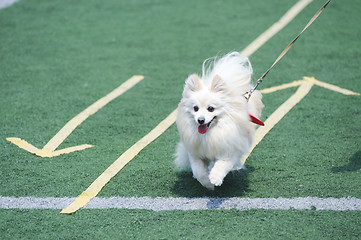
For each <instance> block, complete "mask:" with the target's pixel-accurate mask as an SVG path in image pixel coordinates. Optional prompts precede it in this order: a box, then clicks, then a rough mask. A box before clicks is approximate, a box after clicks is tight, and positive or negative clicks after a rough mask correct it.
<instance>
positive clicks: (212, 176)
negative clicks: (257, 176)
mask: <svg viewBox="0 0 361 240" xmlns="http://www.w3.org/2000/svg"><path fill="white" fill-rule="evenodd" d="M233 165H234V163H233V161H232V160H231V159H224V160H217V161H216V162H215V163H214V166H213V168H212V170H211V172H210V173H209V180H210V182H211V183H212V184H214V185H215V186H221V185H222V183H223V179H224V178H225V176H226V175H227V174H228V173H229V172H230V171H231V170H232V168H233Z"/></svg>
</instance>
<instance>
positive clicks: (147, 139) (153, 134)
mask: <svg viewBox="0 0 361 240" xmlns="http://www.w3.org/2000/svg"><path fill="white" fill-rule="evenodd" d="M176 117H177V109H176V110H174V111H173V112H172V113H171V114H169V115H168V117H166V118H165V119H164V120H163V121H162V122H160V123H159V124H158V126H156V127H155V128H154V129H153V130H152V131H150V132H149V133H148V134H147V135H145V136H144V137H143V138H142V139H140V140H139V141H138V142H137V143H135V144H134V145H133V146H132V147H131V148H129V149H128V150H127V151H126V152H124V153H123V154H122V155H121V156H120V157H119V158H118V159H117V160H116V161H115V162H114V163H113V164H112V165H110V166H109V167H108V168H107V169H106V170H105V171H104V172H103V173H102V174H101V175H100V176H99V177H98V178H97V179H96V180H95V181H94V182H93V183H92V184H91V185H90V186H89V187H88V188H87V189H86V190H85V191H84V192H83V193H82V194H80V196H79V197H78V198H76V199H75V201H74V202H73V203H71V204H70V205H69V206H68V207H66V208H64V209H63V210H62V211H61V212H60V213H67V214H69V213H74V212H75V211H77V210H78V209H80V208H82V207H84V206H85V205H86V204H87V203H88V202H89V201H90V200H91V199H92V198H94V197H95V196H96V195H98V193H99V192H100V190H101V189H102V188H103V187H104V186H105V184H107V183H108V182H109V181H110V179H111V178H112V177H114V176H115V175H116V174H117V173H118V172H119V171H120V170H121V169H122V168H123V167H124V166H125V165H126V164H127V163H128V162H130V160H132V159H133V158H134V157H135V156H136V155H137V154H138V153H139V152H140V151H141V150H142V149H143V148H145V147H146V146H148V144H150V143H151V142H153V141H154V140H155V139H156V138H158V137H159V136H160V135H161V134H162V133H163V132H164V131H165V130H167V129H168V128H169V127H170V126H171V125H172V124H173V123H174V122H175V120H176Z"/></svg>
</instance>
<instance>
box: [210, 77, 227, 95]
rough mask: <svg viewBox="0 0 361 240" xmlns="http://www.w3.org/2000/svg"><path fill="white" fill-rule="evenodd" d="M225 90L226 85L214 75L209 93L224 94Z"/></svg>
mask: <svg viewBox="0 0 361 240" xmlns="http://www.w3.org/2000/svg"><path fill="white" fill-rule="evenodd" d="M225 90H226V83H225V82H224V81H223V80H222V78H221V77H220V76H219V75H216V76H215V77H214V78H213V80H212V85H211V91H213V92H224V91H225Z"/></svg>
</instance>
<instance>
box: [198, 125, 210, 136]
mask: <svg viewBox="0 0 361 240" xmlns="http://www.w3.org/2000/svg"><path fill="white" fill-rule="evenodd" d="M207 130H208V127H207V124H202V125H199V126H198V132H199V133H200V134H205V133H206V132H207Z"/></svg>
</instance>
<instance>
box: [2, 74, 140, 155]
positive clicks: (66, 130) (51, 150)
mask: <svg viewBox="0 0 361 240" xmlns="http://www.w3.org/2000/svg"><path fill="white" fill-rule="evenodd" d="M143 79H144V76H139V75H135V76H133V77H131V78H130V79H128V80H127V81H126V82H124V83H123V84H121V85H120V86H119V87H117V88H116V89H114V90H113V91H112V92H110V93H109V94H107V95H106V96H105V97H102V98H101V99H99V100H98V101H96V102H95V103H93V104H92V105H90V106H89V107H87V108H86V109H85V110H84V111H82V112H81V113H79V114H78V115H76V116H75V117H74V118H73V119H71V120H70V121H69V122H68V123H67V124H65V125H64V127H63V128H62V129H61V130H60V131H59V132H58V133H57V134H56V135H55V136H54V137H53V138H52V139H50V141H49V142H48V143H47V144H46V145H45V146H44V147H43V148H42V149H39V148H36V147H34V146H33V145H31V144H30V143H28V142H27V141H25V140H22V139H20V138H14V137H9V138H6V140H8V141H9V142H11V143H13V144H15V145H17V146H18V147H20V148H22V149H24V150H26V151H28V152H30V153H32V154H35V155H37V156H39V157H55V156H58V155H60V154H65V153H70V152H74V151H79V150H83V149H86V148H90V147H93V145H89V144H83V145H79V146H74V147H69V148H65V149H62V150H55V149H56V148H57V147H58V146H59V145H60V144H61V143H62V142H63V141H64V140H65V139H66V138H67V137H68V136H69V135H70V134H71V133H72V132H73V131H74V130H75V128H77V127H78V126H79V125H80V124H81V123H82V122H84V121H85V120H86V119H87V118H88V117H90V116H91V115H93V114H94V113H96V112H97V111H98V110H99V109H101V108H103V107H104V106H105V105H106V104H108V103H109V102H110V101H112V100H114V99H115V98H117V97H119V96H120V95H121V94H123V93H124V92H126V91H127V90H129V89H130V88H132V87H133V86H134V85H136V84H137V83H138V82H140V81H141V80H143Z"/></svg>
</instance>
